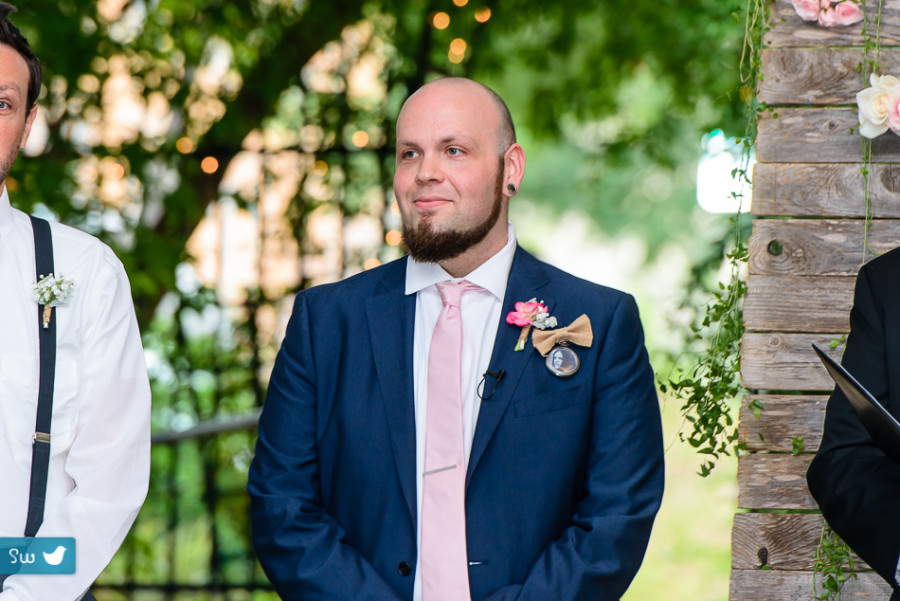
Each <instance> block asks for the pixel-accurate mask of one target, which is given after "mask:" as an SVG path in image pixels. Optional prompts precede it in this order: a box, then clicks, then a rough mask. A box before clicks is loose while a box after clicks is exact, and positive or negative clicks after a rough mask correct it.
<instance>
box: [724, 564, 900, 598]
mask: <svg viewBox="0 0 900 601" xmlns="http://www.w3.org/2000/svg"><path fill="white" fill-rule="evenodd" d="M812 579H813V575H812V572H799V571H798V572H787V571H781V570H732V571H731V584H730V586H729V591H728V599H729V601H813V598H814V595H813V584H812V582H813V580H812ZM890 596H891V588H890V587H889V586H888V584H887V583H886V582H885V581H884V580H882V579H881V577H880V576H878V574H876V573H875V572H861V573H860V574H858V578H851V579H850V580H848V581H847V583H846V584H845V585H844V588H843V589H842V591H841V600H842V601H885V599H887V598H888V597H890Z"/></svg>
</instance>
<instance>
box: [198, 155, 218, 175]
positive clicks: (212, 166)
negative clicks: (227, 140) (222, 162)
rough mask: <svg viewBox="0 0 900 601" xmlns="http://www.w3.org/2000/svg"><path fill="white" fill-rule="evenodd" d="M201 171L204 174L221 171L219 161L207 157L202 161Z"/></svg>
mask: <svg viewBox="0 0 900 601" xmlns="http://www.w3.org/2000/svg"><path fill="white" fill-rule="evenodd" d="M200 169H202V170H203V173H207V174H212V173H215V172H216V171H218V170H219V161H218V159H216V157H206V158H205V159H203V160H202V161H200Z"/></svg>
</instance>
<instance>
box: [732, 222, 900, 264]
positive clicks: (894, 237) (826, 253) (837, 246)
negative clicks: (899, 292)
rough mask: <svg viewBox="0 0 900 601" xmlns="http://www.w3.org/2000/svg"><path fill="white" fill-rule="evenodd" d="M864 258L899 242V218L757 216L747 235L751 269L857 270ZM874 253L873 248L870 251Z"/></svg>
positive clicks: (890, 247)
mask: <svg viewBox="0 0 900 601" xmlns="http://www.w3.org/2000/svg"><path fill="white" fill-rule="evenodd" d="M864 239H865V240H866V241H867V243H868V247H869V250H870V251H871V252H870V253H869V254H868V255H867V257H866V258H867V259H871V258H872V257H873V256H875V255H878V254H882V253H884V252H887V251H888V250H890V249H892V248H894V247H896V246H898V245H900V222H897V221H894V220H874V221H872V222H871V225H870V227H869V233H868V235H866V233H865V222H863V221H861V220H842V221H841V220H821V219H820V220H813V219H790V220H774V219H757V220H755V221H754V222H753V234H752V235H751V236H750V240H749V241H748V250H749V252H750V259H749V265H748V270H749V274H750V275H792V276H811V275H828V276H856V274H857V272H858V271H859V267H860V265H861V264H862V262H863V251H862V248H863V240H864ZM873 253H874V254H873Z"/></svg>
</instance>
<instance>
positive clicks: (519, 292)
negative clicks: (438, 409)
mask: <svg viewBox="0 0 900 601" xmlns="http://www.w3.org/2000/svg"><path fill="white" fill-rule="evenodd" d="M548 281H549V278H548V276H547V272H546V269H545V268H544V265H543V264H542V263H540V262H539V261H538V260H537V259H535V258H534V257H532V256H531V255H529V254H528V253H527V252H525V251H524V250H522V249H521V247H519V248H517V249H516V256H515V258H514V259H513V264H512V268H511V269H510V272H509V281H508V282H507V284H506V295H505V297H504V298H503V308H502V310H501V312H500V323H499V324H498V325H497V337H496V339H495V342H494V351H493V353H492V354H491V362H490V367H489V368H488V369H489V371H494V372H497V371H500V370H501V369H502V370H504V371H505V372H506V373H505V374H504V376H503V379H502V380H501V381H500V382H499V383H498V384H497V389H496V392H495V393H494V395H493V396H492V397H490V398H488V399H485V400H483V401H482V402H481V409H480V410H479V412H478V424H477V426H476V427H475V438H474V439H473V441H472V452H471V454H470V455H469V467H468V470H467V472H466V483H467V484H468V482H469V480H470V479H471V478H472V474H473V473H474V472H475V469H476V467H477V466H478V462H479V461H480V460H481V456H482V455H483V454H484V450H485V449H486V448H487V445H488V443H489V442H490V440H491V438H492V437H493V435H494V432H495V431H496V430H497V426H498V425H499V423H500V420H501V418H502V417H503V415H504V413H506V410H507V407H508V406H509V403H510V401H511V400H512V397H513V393H514V392H515V390H516V387H517V386H518V384H519V380H520V379H521V377H522V373H523V372H524V369H525V364H526V363H528V359H530V358H531V354H532V353H534V352H536V351H535V350H534V347H532V346H531V338H530V336H529V339H528V342H527V344H526V345H525V348H524V349H523V350H521V351H515V350H513V349H514V348H515V346H516V341H517V340H518V338H519V334H520V333H521V331H522V329H521V328H519V327H516V326H511V325H509V324H508V323H506V315H507V314H508V313H509V312H510V311H514V310H515V304H516V303H517V302H521V301H527V300H530V299H531V298H537V299H538V300H539V301H540V300H543V301H544V302H545V304H547V305H548V306H550V307H551V308H552V299H549V298H547V297H546V295H543V296H542V292H541V288H542V287H543V286H545V285H546V284H547V282H548ZM545 292H546V291H545ZM551 314H552V311H551Z"/></svg>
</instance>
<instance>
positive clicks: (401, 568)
mask: <svg viewBox="0 0 900 601" xmlns="http://www.w3.org/2000/svg"><path fill="white" fill-rule="evenodd" d="M397 571H398V572H400V575H401V576H409V575H410V574H412V568H411V567H409V564H408V563H406V562H405V561H401V562H400V563H399V564H398V565H397Z"/></svg>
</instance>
